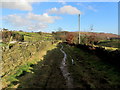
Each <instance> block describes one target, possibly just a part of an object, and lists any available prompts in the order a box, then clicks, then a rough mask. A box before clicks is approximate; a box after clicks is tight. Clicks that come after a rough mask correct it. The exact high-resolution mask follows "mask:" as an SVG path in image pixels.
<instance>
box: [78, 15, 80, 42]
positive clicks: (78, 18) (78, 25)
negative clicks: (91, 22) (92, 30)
mask: <svg viewBox="0 0 120 90" xmlns="http://www.w3.org/2000/svg"><path fill="white" fill-rule="evenodd" d="M78 31H79V44H80V14H78Z"/></svg>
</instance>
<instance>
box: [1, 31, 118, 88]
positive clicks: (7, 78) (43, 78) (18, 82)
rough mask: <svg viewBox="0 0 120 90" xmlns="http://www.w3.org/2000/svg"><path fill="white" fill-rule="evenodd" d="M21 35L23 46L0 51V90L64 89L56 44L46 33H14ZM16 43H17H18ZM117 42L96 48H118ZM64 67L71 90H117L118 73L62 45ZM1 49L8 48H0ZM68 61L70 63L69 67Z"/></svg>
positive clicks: (79, 49) (112, 68) (57, 44)
mask: <svg viewBox="0 0 120 90" xmlns="http://www.w3.org/2000/svg"><path fill="white" fill-rule="evenodd" d="M14 32H16V33H19V34H21V35H24V42H20V44H19V43H15V44H14V45H13V47H12V48H9V49H6V48H5V50H3V55H2V57H3V60H2V61H1V62H0V63H2V65H3V72H2V81H3V88H67V86H66V79H65V78H64V76H63V75H62V71H61V70H60V65H61V62H62V60H63V57H64V55H63V53H62V52H61V51H60V48H61V45H60V44H59V42H62V41H59V40H55V39H54V37H53V35H52V34H50V33H34V32H20V31H14ZM18 42H19V41H18ZM118 43H120V41H118V40H104V41H100V42H99V43H98V46H105V47H111V48H114V49H115V48H120V47H119V46H120V45H119V44H118ZM61 44H62V45H63V47H64V48H63V50H64V51H65V52H66V54H67V67H68V70H69V72H70V75H71V77H72V78H73V87H74V88H89V89H90V88H114V87H116V88H118V87H119V86H120V72H119V70H118V69H117V68H115V67H114V66H112V65H111V64H109V63H107V62H104V61H103V60H101V58H99V57H97V56H96V55H95V54H91V53H88V52H87V51H84V50H83V49H82V48H76V47H74V46H70V45H69V44H64V43H61ZM0 45H1V46H2V47H6V46H8V42H7V43H6V44H3V43H2V44H0ZM72 60H73V61H74V62H73V63H72Z"/></svg>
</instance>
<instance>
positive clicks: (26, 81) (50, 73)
mask: <svg viewBox="0 0 120 90" xmlns="http://www.w3.org/2000/svg"><path fill="white" fill-rule="evenodd" d="M59 47H60V46H59V45H58V46H57V47H54V48H53V49H50V50H49V51H47V52H46V55H44V56H43V57H42V59H41V60H40V61H39V62H37V63H36V64H35V65H32V66H30V67H31V68H32V70H31V72H29V73H26V74H25V75H20V76H19V77H17V79H18V81H17V82H12V83H11V85H10V86H9V87H10V88H66V83H65V79H64V77H63V75H62V72H61V71H60V68H59V66H60V64H61V61H62V58H63V54H62V53H60V50H59Z"/></svg>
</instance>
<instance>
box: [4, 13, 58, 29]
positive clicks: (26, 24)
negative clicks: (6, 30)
mask: <svg viewBox="0 0 120 90" xmlns="http://www.w3.org/2000/svg"><path fill="white" fill-rule="evenodd" d="M56 19H60V17H57V16H49V15H48V14H47V13H44V14H43V15H37V14H33V13H28V14H26V15H17V14H13V15H8V16H4V17H3V21H5V24H9V25H11V26H13V27H20V28H22V27H23V28H26V29H28V30H40V29H44V28H47V27H48V24H49V23H54V22H55V20H56Z"/></svg>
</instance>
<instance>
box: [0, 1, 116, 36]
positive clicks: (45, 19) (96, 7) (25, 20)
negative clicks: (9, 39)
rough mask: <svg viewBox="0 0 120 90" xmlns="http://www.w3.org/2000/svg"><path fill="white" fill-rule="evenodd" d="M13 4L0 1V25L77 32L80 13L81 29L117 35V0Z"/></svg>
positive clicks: (15, 28) (29, 29) (30, 29)
mask: <svg viewBox="0 0 120 90" xmlns="http://www.w3.org/2000/svg"><path fill="white" fill-rule="evenodd" d="M15 4H16V3H12V2H11V3H9V4H7V6H6V4H3V8H2V23H0V26H2V27H0V28H8V29H10V30H20V29H22V30H24V31H45V32H51V31H57V30H58V28H59V27H61V28H62V29H63V30H66V31H77V30H78V13H80V14H81V18H80V19H81V21H80V26H81V27H80V28H81V31H90V27H91V26H93V32H106V33H115V34H118V3H117V2H64V3H63V2H62V3H60V2H36V3H29V4H22V5H24V6H20V5H18V4H17V5H15ZM11 5H12V6H14V5H15V6H14V7H12V6H11ZM25 5H26V6H25ZM1 24H2V25H1Z"/></svg>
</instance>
